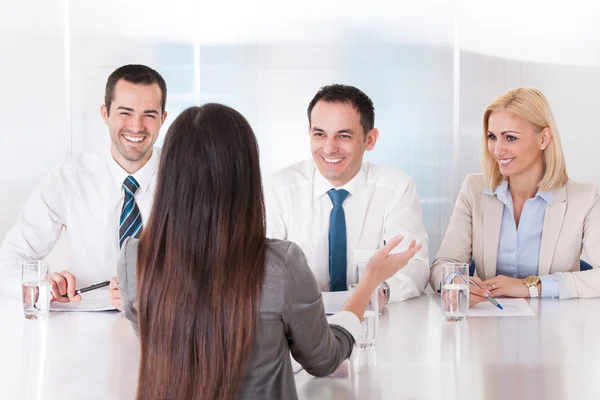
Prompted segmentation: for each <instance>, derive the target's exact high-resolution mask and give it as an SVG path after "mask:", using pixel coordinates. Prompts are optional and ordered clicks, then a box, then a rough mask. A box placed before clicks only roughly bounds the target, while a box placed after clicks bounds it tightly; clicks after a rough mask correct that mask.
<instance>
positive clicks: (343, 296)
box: [321, 290, 350, 315]
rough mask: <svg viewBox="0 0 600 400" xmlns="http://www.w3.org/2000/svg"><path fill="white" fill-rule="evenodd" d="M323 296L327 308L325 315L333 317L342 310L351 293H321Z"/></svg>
mask: <svg viewBox="0 0 600 400" xmlns="http://www.w3.org/2000/svg"><path fill="white" fill-rule="evenodd" d="M321 295H322V296H323V305H324V306H325V314H327V315H332V314H335V313H336V312H338V311H340V310H341V309H342V306H343V305H344V303H345V302H346V300H348V297H349V296H350V292H348V291H347V290H346V291H343V292H321Z"/></svg>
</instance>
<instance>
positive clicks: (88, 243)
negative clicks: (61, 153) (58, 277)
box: [0, 148, 160, 294]
mask: <svg viewBox="0 0 600 400" xmlns="http://www.w3.org/2000/svg"><path fill="white" fill-rule="evenodd" d="M159 156H160V150H159V149H158V148H154V149H153V151H152V156H151V157H150V159H149V160H148V162H147V163H146V165H144V166H143V167H142V168H141V169H140V170H139V171H137V172H136V173H135V174H133V177H134V178H135V179H136V180H137V181H138V183H139V184H140V187H139V188H138V190H137V191H136V192H135V201H136V203H137V205H138V208H139V210H140V213H141V215H142V221H143V223H144V225H145V224H146V222H147V220H148V215H149V214H150V210H151V205H152V200H153V196H154V190H155V186H156V172H157V169H158V162H159ZM128 175H129V174H128V173H127V171H125V170H124V169H123V168H121V166H119V164H117V162H116V161H115V160H114V159H113V157H112V156H111V155H110V153H109V154H108V155H106V156H105V157H102V156H98V155H96V154H91V153H86V154H81V155H78V156H75V157H73V158H71V159H69V160H68V161H66V162H64V163H63V164H62V165H60V166H59V167H58V168H57V169H56V170H55V171H53V172H51V173H50V174H49V175H48V176H47V177H46V178H45V179H44V181H43V182H42V184H41V185H40V186H39V187H38V188H37V189H36V190H35V191H34V192H33V194H32V195H31V196H30V197H29V199H28V200H27V202H26V203H25V205H24V206H23V208H22V209H21V212H20V214H19V217H18V219H17V222H16V224H15V226H14V227H13V228H12V229H11V230H10V231H9V232H8V234H7V235H6V238H5V240H4V243H3V244H2V246H1V247H0V274H1V276H2V279H1V280H0V293H1V292H4V293H6V294H16V293H20V271H21V263H22V262H23V261H25V260H39V259H43V258H44V257H46V255H48V253H49V252H50V250H52V248H53V247H54V244H55V243H56V241H57V240H58V239H59V237H60V235H61V233H62V230H63V228H64V229H65V234H66V235H67V242H68V256H69V265H51V266H50V268H51V272H60V271H62V270H64V269H66V270H68V271H70V272H71V273H72V274H73V275H75V278H76V279H77V287H84V286H88V285H91V284H94V283H98V282H102V281H106V280H108V279H110V278H112V277H114V276H116V274H117V260H118V258H119V251H120V249H119V218H120V215H121V208H122V207H123V199H124V194H123V187H122V185H123V181H124V180H125V178H126V177H127V176H128Z"/></svg>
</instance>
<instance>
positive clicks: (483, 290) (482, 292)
mask: <svg viewBox="0 0 600 400" xmlns="http://www.w3.org/2000/svg"><path fill="white" fill-rule="evenodd" d="M457 278H458V277H457ZM457 278H455V279H457ZM471 281H472V282H473V283H474V284H476V285H477V286H479V287H475V286H473V285H469V307H473V306H474V305H475V304H478V303H482V302H484V301H486V300H487V299H486V297H488V296H489V295H490V292H489V290H488V289H487V286H485V283H484V282H483V281H482V280H481V279H479V278H478V277H476V276H472V277H471Z"/></svg>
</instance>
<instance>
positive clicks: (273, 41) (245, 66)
mask: <svg viewBox="0 0 600 400" xmlns="http://www.w3.org/2000/svg"><path fill="white" fill-rule="evenodd" d="M510 1H512V0H510ZM250 3H252V4H251V5H249V3H248V2H241V1H223V2H219V3H218V4H217V3H214V4H213V3H210V4H209V3H203V2H183V1H174V2H171V3H165V2H161V3H156V4H153V3H152V2H148V1H146V2H140V1H128V2H120V1H117V0H106V1H103V2H81V1H74V0H63V1H56V2H51V3H48V4H47V3H46V2H36V4H35V7H33V6H31V4H29V3H23V2H19V1H16V0H8V1H4V2H3V7H2V12H1V13H0V54H1V55H2V63H1V64H0V74H1V75H2V77H3V78H4V79H3V80H2V82H3V85H2V96H0V239H2V238H3V237H4V235H5V234H6V232H7V231H8V229H9V228H10V227H11V226H12V224H13V223H14V221H15V219H16V216H17V213H18V210H19V208H20V207H21V205H22V203H23V201H24V200H25V199H26V197H27V196H28V194H29V193H30V192H31V191H32V190H33V189H34V188H35V187H36V186H37V184H38V183H39V182H40V181H41V179H42V178H43V176H44V175H45V174H46V173H47V171H48V170H49V169H50V168H52V167H54V166H56V165H57V164H58V163H59V162H61V161H62V160H64V159H65V158H67V157H68V156H70V155H71V154H73V153H77V152H80V151H94V152H104V151H106V148H107V147H108V143H109V142H108V134H107V129H106V126H105V125H104V124H103V122H102V120H101V119H100V116H99V107H100V105H101V104H102V102H103V95H104V85H105V82H106V78H107V77H108V75H109V74H110V72H112V71H113V70H114V69H115V68H117V67H118V66H120V65H122V64H126V63H143V64H147V65H150V66H152V67H154V68H156V69H157V70H158V71H159V72H161V74H163V76H164V77H165V79H166V81H167V85H168V91H169V95H168V102H167V110H168V111H169V118H168V121H167V123H166V125H165V127H164V128H163V130H162V134H161V137H160V138H159V143H162V139H163V138H164V134H165V133H166V131H167V128H168V125H169V124H170V123H171V122H172V121H173V119H174V118H175V117H176V116H177V114H178V113H179V112H181V111H182V110H183V109H185V108H187V107H188V106H191V105H195V104H201V103H203V102H208V101H211V102H222V103H225V104H228V105H230V106H233V107H234V108H236V109H238V110H239V111H240V112H241V113H242V114H244V115H245V116H246V117H247V118H248V120H249V121H250V123H251V125H252V126H253V128H254V130H255V132H256V134H257V137H258V140H259V145H260V148H261V163H262V168H263V175H264V177H265V179H268V176H270V175H271V174H272V173H273V172H274V171H276V170H277V169H279V168H281V167H284V166H285V165H287V164H289V163H291V162H294V161H297V160H301V159H304V158H308V157H309V156H310V154H309V151H308V150H309V145H308V139H307V134H306V127H307V119H306V107H307V105H308V102H309V101H310V99H311V98H312V96H313V95H314V93H315V92H316V91H317V90H318V88H319V87H320V86H322V85H326V84H329V83H333V82H338V83H346V84H352V85H355V86H357V87H359V88H361V89H363V90H364V91H365V92H366V93H367V94H368V95H369V96H370V97H371V98H372V99H373V101H374V104H375V112H376V125H377V127H378V128H379V129H380V131H381V136H380V140H379V142H378V145H377V146H376V148H375V150H374V151H373V152H371V153H369V154H368V155H367V158H368V159H370V160H372V161H373V162H376V163H382V164H388V165H392V166H396V167H398V168H401V169H403V170H405V171H406V172H407V173H409V174H410V175H411V176H413V177H414V178H415V181H416V183H417V189H418V193H419V196H420V198H421V201H422V204H423V211H424V221H425V225H426V227H427V229H428V232H429V234H430V253H431V254H432V256H433V255H435V252H436V251H437V249H438V247H439V243H440V241H441V239H442V237H443V234H444V232H445V229H446V226H447V223H448V219H449V216H450V214H451V211H452V207H453V203H454V199H455V196H456V194H457V189H458V187H459V184H460V181H462V178H463V177H464V175H465V174H467V173H471V172H477V171H479V144H480V135H481V133H480V130H481V112H482V110H483V108H484V107H485V106H486V104H487V103H489V102H490V101H491V100H492V99H493V98H494V97H495V96H497V95H498V94H500V93H501V92H503V91H504V90H506V89H508V88H511V87H517V86H536V87H538V88H540V89H541V90H542V91H544V92H545V93H546V95H547V96H548V98H549V99H550V102H551V104H552V106H553V109H554V112H555V115H556V119H557V122H558V126H559V129H560V131H561V134H562V138H563V143H564V147H565V152H566V157H567V165H568V170H569V172H570V174H571V177H572V178H574V179H578V180H582V181H588V182H593V183H596V184H600V172H597V169H596V168H594V167H593V163H594V161H595V159H596V155H595V149H596V148H597V143H598V142H599V141H600V138H598V135H597V134H596V130H597V128H596V121H595V118H594V117H595V114H596V112H595V111H596V110H597V109H598V108H599V106H600V100H599V99H597V96H596V95H595V94H596V92H597V90H595V89H600V80H599V79H598V76H599V74H600V35H599V34H598V33H599V32H600V31H599V28H597V27H596V25H597V24H594V23H593V22H594V21H596V20H598V18H594V17H598V16H600V11H599V7H598V6H597V5H594V3H590V4H591V5H587V4H585V3H581V4H576V3H578V2H577V1H575V2H573V3H570V5H571V6H570V7H568V8H566V9H565V10H564V12H561V11H560V9H559V8H557V7H555V6H554V5H553V4H551V3H552V1H541V0H540V1H538V0H535V1H533V0H532V2H528V4H529V6H527V7H525V6H521V7H519V8H515V9H518V12H515V13H512V14H510V15H507V14H506V10H504V9H503V8H502V7H500V6H498V5H494V4H491V5H488V8H486V7H485V6H483V5H482V4H483V3H482V2H475V1H471V0H463V1H458V0H454V1H453V0H427V1H425V0H419V1H417V0H411V1H403V2H396V1H382V0H376V1H373V2H370V3H369V6H368V7H366V6H365V3H364V2H359V1H338V0H332V1H329V2H321V1H313V0H307V1H303V2H295V3H291V2H287V5H286V7H283V6H282V5H281V4H280V2H275V1H259V2H250ZM486 3H488V2H486ZM531 3H535V4H537V6H536V7H532V6H531ZM515 5H516V3H515ZM563 8H565V7H563ZM582 15H583V16H584V17H582ZM508 16H510V19H507V18H508ZM573 18H576V20H577V21H579V22H577V23H573V21H572V19H573ZM577 18H578V19H577ZM532 21H534V22H532ZM539 21H545V24H541V23H540V22H539ZM507 29H510V30H511V33H510V34H508V33H507ZM540 32H544V34H543V35H542V34H540ZM61 257H62V255H59V256H57V263H58V264H59V265H60V264H61V263H62V262H64V261H63V260H62V258H61Z"/></svg>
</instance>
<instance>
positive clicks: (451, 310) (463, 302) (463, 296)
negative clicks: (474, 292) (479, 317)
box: [441, 263, 469, 322]
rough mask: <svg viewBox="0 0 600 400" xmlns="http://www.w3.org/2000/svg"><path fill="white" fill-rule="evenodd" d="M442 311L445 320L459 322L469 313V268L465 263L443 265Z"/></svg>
mask: <svg viewBox="0 0 600 400" xmlns="http://www.w3.org/2000/svg"><path fill="white" fill-rule="evenodd" d="M441 294H442V311H443V314H444V319H445V320H446V321H450V322H459V321H464V320H466V319H467V312H468V311H469V266H468V265H467V264H464V263H447V264H443V265H442V293H441Z"/></svg>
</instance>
